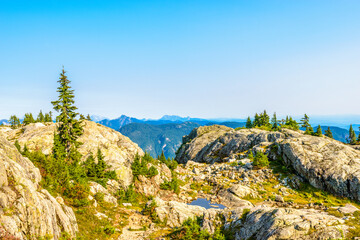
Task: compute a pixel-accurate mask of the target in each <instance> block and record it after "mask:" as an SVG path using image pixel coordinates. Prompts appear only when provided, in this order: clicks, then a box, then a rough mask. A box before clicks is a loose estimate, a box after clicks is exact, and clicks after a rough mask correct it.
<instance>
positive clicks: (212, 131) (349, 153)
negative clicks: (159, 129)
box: [176, 126, 360, 201]
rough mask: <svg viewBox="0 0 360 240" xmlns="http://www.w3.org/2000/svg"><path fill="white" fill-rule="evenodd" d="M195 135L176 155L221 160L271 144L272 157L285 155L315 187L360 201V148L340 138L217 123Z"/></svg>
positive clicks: (183, 159) (206, 160) (290, 163)
mask: <svg viewBox="0 0 360 240" xmlns="http://www.w3.org/2000/svg"><path fill="white" fill-rule="evenodd" d="M211 127H213V128H211ZM194 132H195V133H196V130H194ZM193 135H194V136H192V137H189V138H184V139H186V140H188V141H189V142H187V143H184V144H183V146H182V147H181V149H180V150H179V152H178V155H177V156H176V159H177V160H178V161H179V162H187V161H189V160H192V161H195V162H206V163H213V162H221V161H223V159H226V158H228V157H229V156H232V155H234V154H240V153H242V152H244V151H247V150H250V149H256V148H258V147H259V146H260V147H261V146H268V148H267V150H266V152H267V153H268V154H269V157H270V158H277V157H279V156H281V157H282V158H283V159H284V161H285V163H286V164H287V165H288V166H291V167H292V168H293V169H294V170H295V171H296V173H297V175H299V176H300V177H302V178H303V179H305V180H307V181H308V182H310V184H311V185H313V186H314V187H316V188H320V189H323V190H325V191H328V192H330V193H333V194H335V195H340V196H345V197H349V198H351V199H354V200H358V201H360V151H358V150H355V149H354V148H352V147H350V146H347V145H345V144H343V143H341V142H338V141H336V140H333V139H330V138H327V137H315V136H310V135H304V134H303V132H301V131H292V130H288V129H283V130H281V132H268V131H264V130H259V129H241V130H238V131H235V130H228V129H226V130H225V129H221V130H219V127H217V126H215V127H214V126H210V127H208V128H207V131H206V132H205V133H204V134H198V135H196V134H193ZM207 136H211V137H207ZM199 142H200V144H199V145H198V143H199ZM199 146H203V147H202V148H200V147H199ZM272 146H274V147H272ZM295 180H296V181H293V182H292V183H293V184H294V185H295V186H294V187H295V188H297V187H299V186H297V185H300V184H301V181H300V180H299V181H298V179H295Z"/></svg>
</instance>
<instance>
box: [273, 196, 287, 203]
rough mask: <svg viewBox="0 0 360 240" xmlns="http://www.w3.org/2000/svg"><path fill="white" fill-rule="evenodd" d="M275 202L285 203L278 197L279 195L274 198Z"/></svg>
mask: <svg viewBox="0 0 360 240" xmlns="http://www.w3.org/2000/svg"><path fill="white" fill-rule="evenodd" d="M275 201H276V202H281V203H283V202H285V201H284V198H283V197H282V196H280V195H276V196H275Z"/></svg>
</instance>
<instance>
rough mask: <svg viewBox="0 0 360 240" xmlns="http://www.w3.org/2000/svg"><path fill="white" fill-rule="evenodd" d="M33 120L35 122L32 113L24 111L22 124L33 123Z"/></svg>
mask: <svg viewBox="0 0 360 240" xmlns="http://www.w3.org/2000/svg"><path fill="white" fill-rule="evenodd" d="M34 122H35V119H34V117H33V115H32V113H25V117H24V120H23V124H24V125H27V124H30V123H34Z"/></svg>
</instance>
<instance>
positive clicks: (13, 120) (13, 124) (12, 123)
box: [9, 115, 20, 129]
mask: <svg viewBox="0 0 360 240" xmlns="http://www.w3.org/2000/svg"><path fill="white" fill-rule="evenodd" d="M9 123H10V126H11V128H14V129H15V128H18V127H19V126H20V119H19V118H18V117H17V116H15V115H11V116H10V119H9Z"/></svg>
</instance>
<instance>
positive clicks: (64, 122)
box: [52, 69, 83, 160]
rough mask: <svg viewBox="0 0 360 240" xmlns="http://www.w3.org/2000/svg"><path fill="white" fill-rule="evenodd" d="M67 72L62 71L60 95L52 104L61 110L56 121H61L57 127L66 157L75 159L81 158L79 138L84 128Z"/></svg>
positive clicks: (58, 89) (55, 108)
mask: <svg viewBox="0 0 360 240" xmlns="http://www.w3.org/2000/svg"><path fill="white" fill-rule="evenodd" d="M65 73H66V72H65V70H64V69H63V70H62V72H61V73H60V79H59V80H58V83H59V84H60V86H59V87H58V88H57V92H58V93H59V97H58V100H56V101H53V102H52V104H53V106H54V110H55V111H57V112H59V115H58V116H57V117H56V121H57V122H58V123H59V125H58V129H57V130H58V135H59V139H58V141H60V144H61V145H62V146H64V148H65V149H64V150H65V152H66V158H71V159H72V160H75V159H78V158H79V153H78V152H77V148H78V146H79V145H80V143H79V142H78V141H77V139H78V138H79V137H80V136H81V135H82V133H83V128H82V126H81V122H80V121H78V120H77V119H76V117H77V115H78V113H77V112H76V110H77V107H76V106H75V105H74V104H75V100H74V98H75V96H74V90H72V89H71V87H70V80H69V79H68V78H67V76H66V75H65Z"/></svg>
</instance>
